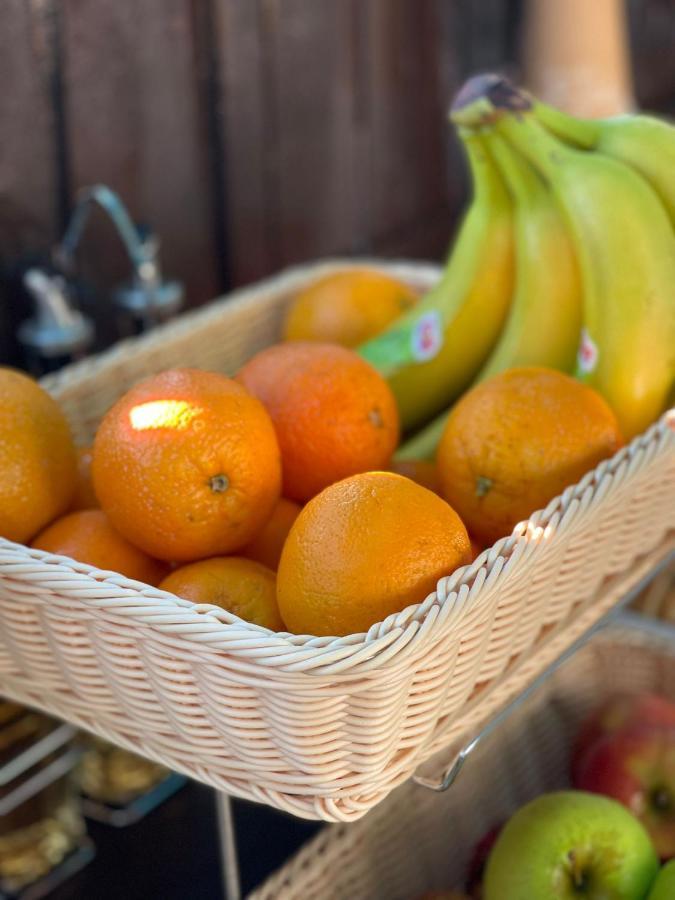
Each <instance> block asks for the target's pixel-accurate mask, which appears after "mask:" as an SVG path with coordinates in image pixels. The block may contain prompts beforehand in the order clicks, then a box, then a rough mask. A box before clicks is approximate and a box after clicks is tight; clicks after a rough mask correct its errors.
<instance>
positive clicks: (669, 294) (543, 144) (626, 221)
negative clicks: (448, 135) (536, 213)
mask: <svg viewBox="0 0 675 900" xmlns="http://www.w3.org/2000/svg"><path fill="white" fill-rule="evenodd" d="M488 99H489V98H488ZM500 102H501V104H502V111H501V114H500V110H499V108H496V109H495V112H496V113H497V115H498V118H497V121H496V123H495V128H496V130H497V131H498V132H499V133H501V134H502V135H503V136H504V137H505V138H506V140H507V141H508V142H509V143H511V144H512V145H513V146H514V147H515V148H516V149H517V150H518V151H520V152H521V153H522V154H523V155H524V156H525V157H526V158H528V159H529V160H530V161H531V163H532V164H533V165H534V166H535V167H536V168H537V169H538V170H539V171H540V172H541V173H542V175H543V176H544V177H546V178H547V180H548V181H549V182H550V184H551V186H552V189H553V191H554V193H555V195H556V197H557V199H558V201H559V203H560V205H561V208H562V209H563V211H564V213H565V215H566V219H567V222H568V226H569V229H570V233H571V235H572V238H573V240H574V244H575V248H576V251H577V256H578V259H579V263H580V268H581V274H582V282H583V318H584V329H583V333H582V340H581V343H580V347H579V355H578V360H577V375H578V377H580V378H582V379H583V380H585V381H587V382H588V383H589V384H591V385H592V386H593V387H595V388H596V389H597V390H599V391H600V393H601V394H603V396H604V397H605V399H606V400H607V401H608V402H609V404H610V405H611V406H612V407H613V408H614V411H615V412H616V414H617V416H618V418H619V422H620V424H621V428H622V430H623V433H624V436H625V437H626V438H631V437H633V436H634V435H635V434H638V433H639V432H641V431H643V430H644V429H645V428H646V427H647V426H648V425H649V424H651V423H652V422H653V421H654V420H655V419H656V418H657V417H658V415H659V414H660V413H661V411H662V410H663V409H664V407H665V405H666V401H667V398H668V394H669V392H670V390H671V386H672V383H673V379H674V377H675V234H674V233H673V230H672V227H671V224H670V221H669V219H668V216H667V214H666V212H665V210H664V207H663V205H662V203H661V202H660V201H659V198H658V196H657V195H656V193H655V191H654V190H653V189H652V188H651V187H650V186H649V184H648V183H647V182H646V181H645V180H644V179H643V178H642V177H641V176H640V175H638V174H637V173H636V172H635V171H634V170H633V169H632V168H630V167H628V166H626V165H624V164H623V163H620V162H618V161H617V160H615V159H611V158H610V157H608V156H605V155H604V154H601V153H588V152H584V151H580V150H574V149H572V148H570V147H569V146H567V145H565V144H563V143H562V142H560V141H559V140H557V139H556V138H555V137H554V136H553V135H552V134H551V133H550V132H548V131H547V130H546V129H545V128H544V127H543V126H542V125H540V124H539V122H538V121H537V120H536V119H535V118H534V115H533V114H532V113H530V112H526V111H525V112H524V111H523V110H522V106H521V105H520V102H519V103H518V113H517V115H513V114H511V113H510V112H509V111H508V98H505V97H504V95H503V94H502V95H500ZM465 113H466V111H465ZM465 117H466V116H465V115H464V114H463V115H462V118H465Z"/></svg>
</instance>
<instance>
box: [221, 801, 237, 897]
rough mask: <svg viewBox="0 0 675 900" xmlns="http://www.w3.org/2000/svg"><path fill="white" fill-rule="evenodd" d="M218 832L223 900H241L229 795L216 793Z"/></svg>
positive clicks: (235, 837)
mask: <svg viewBox="0 0 675 900" xmlns="http://www.w3.org/2000/svg"><path fill="white" fill-rule="evenodd" d="M216 810H217V817H218V832H219V834H220V848H221V849H220V858H221V864H222V867H223V886H224V888H225V892H224V897H225V900H241V878H240V876H239V857H238V855H237V836H236V831H235V826H234V816H233V815H232V800H231V798H230V796H229V794H225V793H223V792H222V791H216Z"/></svg>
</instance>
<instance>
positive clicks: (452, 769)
mask: <svg viewBox="0 0 675 900" xmlns="http://www.w3.org/2000/svg"><path fill="white" fill-rule="evenodd" d="M673 560H675V553H669V554H667V555H666V557H665V558H664V559H663V560H662V561H661V562H660V563H659V564H658V565H657V566H655V567H654V568H653V569H652V570H651V572H649V573H648V574H647V575H645V577H644V578H642V579H641V580H640V581H639V582H638V583H637V584H636V585H634V586H633V588H632V589H631V590H630V591H629V592H628V593H627V594H626V596H625V597H623V598H622V599H621V601H620V602H619V604H618V605H617V606H616V607H615V608H614V609H613V610H612V612H611V613H609V614H608V615H607V616H605V617H604V618H603V619H601V620H600V621H599V622H598V623H597V625H595V627H594V628H592V629H591V630H590V631H588V632H587V633H586V634H584V635H583V636H582V637H580V638H579V640H577V641H575V642H574V643H573V644H571V645H570V646H569V647H568V648H567V650H566V651H565V652H564V653H562V654H561V655H560V656H559V657H558V658H557V659H556V660H554V661H553V662H552V663H551V665H550V666H548V667H547V668H546V669H544V671H543V672H542V673H541V674H540V675H539V677H538V678H536V679H535V680H534V681H533V682H532V684H530V686H529V687H528V688H527V689H526V690H524V691H522V693H520V694H519V695H518V696H517V697H516V698H515V699H514V700H512V701H511V703H508V704H507V705H506V706H505V707H504V708H503V709H502V710H501V711H500V712H499V713H498V714H497V715H496V716H494V718H492V719H491V720H490V721H489V722H488V723H487V724H486V725H485V726H484V727H483V728H481V730H480V731H479V732H478V734H476V736H475V737H473V738H472V739H471V740H470V741H469V742H468V743H467V744H465V745H464V746H463V747H462V749H461V750H460V751H459V753H457V755H456V756H454V757H453V758H452V760H451V761H450V763H449V764H448V765H447V766H446V768H445V769H444V772H443V775H442V776H441V778H440V779H431V778H426V777H425V776H423V775H413V776H412V780H413V781H414V782H415V784H418V785H419V786H420V787H424V788H427V790H430V791H436V792H437V793H442V792H443V791H447V790H448V788H450V787H451V786H452V785H453V784H454V782H455V781H456V780H457V777H458V776H459V773H460V772H461V771H462V768H463V766H464V763H465V762H466V761H467V759H468V758H469V757H470V756H471V754H472V753H473V752H474V751H475V749H476V747H478V745H479V744H480V743H481V741H483V740H485V738H486V737H488V736H489V735H490V734H492V732H493V731H494V730H495V729H496V728H497V727H498V726H499V725H501V723H502V722H504V721H505V720H506V719H508V718H509V716H511V715H512V714H513V713H514V712H515V711H516V710H517V709H519V708H520V707H521V706H522V705H523V703H525V701H526V700H528V699H529V697H531V696H532V694H534V693H535V692H536V691H537V690H538V689H539V688H540V687H541V686H542V684H544V682H545V681H546V680H547V679H548V678H550V677H551V675H553V673H554V672H555V671H556V670H557V669H559V668H560V666H562V665H563V663H565V662H566V661H567V660H568V659H569V658H570V657H571V656H573V655H574V654H575V653H576V652H577V650H580V649H581V648H582V647H583V646H584V644H586V643H587V642H588V641H589V640H590V638H592V637H593V635H594V634H596V633H597V632H598V631H599V630H600V629H602V628H605V627H606V626H607V625H608V624H609V623H610V622H611V621H613V620H614V619H615V618H616V616H617V613H618V612H619V611H620V610H622V609H623V608H624V607H625V606H627V605H628V604H629V603H631V602H632V601H633V600H634V599H635V598H636V597H637V596H638V594H640V593H641V592H642V591H643V590H644V589H645V588H646V587H647V585H648V584H649V583H650V582H651V581H652V579H653V578H655V577H656V575H658V574H659V573H660V572H662V571H663V570H664V569H665V568H666V567H667V566H668V565H669V564H670V563H671V562H672V561H673ZM622 615H623V616H625V617H626V618H627V619H630V620H631V621H633V620H635V619H638V618H645V617H639V616H637V615H635V614H633V615H631V614H628V613H623V614H622ZM648 621H649V620H647V622H648ZM641 627H649V626H648V625H647V624H645V625H643V626H641ZM652 627H654V628H656V629H657V630H660V631H663V630H665V629H666V628H667V626H665V625H664V624H663V623H660V622H659V623H656V624H655V625H653V626H652ZM671 627H672V626H671Z"/></svg>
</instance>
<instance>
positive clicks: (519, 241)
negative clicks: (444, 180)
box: [396, 132, 581, 459]
mask: <svg viewBox="0 0 675 900" xmlns="http://www.w3.org/2000/svg"><path fill="white" fill-rule="evenodd" d="M484 139H485V140H486V142H487V146H488V149H489V151H490V153H491V155H492V157H493V159H494V160H495V162H496V163H497V166H498V168H499V170H500V172H501V174H502V177H503V179H504V182H505V183H506V186H507V188H508V189H509V191H510V193H511V196H512V199H513V202H514V204H515V220H514V231H515V239H516V251H515V252H516V282H515V290H514V295H513V300H512V302H511V306H510V309H509V313H508V316H507V319H506V322H505V325H504V328H503V330H502V332H501V335H500V336H499V338H498V340H497V343H496V345H495V347H494V348H493V350H492V353H491V354H490V356H489V357H488V359H487V361H486V363H485V364H484V366H483V367H482V368H481V370H480V372H479V373H478V376H477V378H476V380H475V381H476V382H478V381H483V380H485V379H486V378H490V377H491V376H493V375H497V374H498V373H499V372H503V371H504V370H505V369H509V368H511V367H513V366H526V365H541V366H550V367H551V368H555V369H562V370H563V371H566V372H567V371H572V369H573V368H574V361H575V357H576V351H577V347H578V345H579V334H580V331H581V280H580V275H579V268H578V265H577V259H576V255H575V252H574V248H573V247H572V242H571V239H570V235H569V232H568V230H567V226H566V224H565V222H564V220H563V217H562V215H561V213H560V211H559V209H558V207H557V205H556V202H555V199H554V197H553V194H552V193H551V191H550V189H549V188H548V186H547V185H546V183H545V182H544V181H543V179H542V178H541V176H540V175H539V174H538V173H537V172H536V171H535V170H534V169H533V168H532V166H531V165H530V164H529V163H528V162H527V161H526V160H525V159H523V157H522V156H520V154H517V153H516V152H515V151H514V150H513V149H512V148H511V147H510V146H509V145H508V144H507V143H506V142H505V141H504V139H503V138H501V137H500V136H499V135H498V134H494V133H492V134H490V133H489V132H488V133H487V135H485V136H484ZM447 416H448V413H447V412H446V413H443V414H442V415H441V416H439V417H437V418H436V419H434V420H433V422H431V423H430V424H429V425H427V426H426V428H424V429H422V431H420V432H419V433H418V434H416V435H414V436H413V437H412V438H410V439H409V440H408V441H406V443H405V444H403V445H402V446H401V447H400V448H399V450H398V452H397V453H396V458H397V459H431V458H432V457H433V456H434V454H435V452H436V447H437V446H438V443H439V441H440V439H441V436H442V434H443V429H444V427H445V422H446V419H447Z"/></svg>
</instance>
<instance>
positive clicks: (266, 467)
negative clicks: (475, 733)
mask: <svg viewBox="0 0 675 900" xmlns="http://www.w3.org/2000/svg"><path fill="white" fill-rule="evenodd" d="M92 473H93V477H94V487H95V489H96V496H97V497H98V499H99V502H100V504H101V507H102V508H103V509H104V510H105V512H106V513H107V515H108V517H109V518H110V521H111V523H112V524H113V525H114V527H115V528H117V530H118V531H119V532H120V533H121V534H123V535H124V536H125V537H126V538H127V539H128V540H130V541H131V542H132V543H134V544H136V545H137V546H138V547H141V549H143V550H145V552H146V553H149V554H150V555H151V556H156V557H158V558H159V559H167V560H172V561H176V562H187V561H190V560H193V559H199V558H202V557H206V556H214V555H217V554H220V553H229V552H230V551H233V550H237V549H239V548H240V547H243V546H244V544H246V543H247V542H248V541H249V540H250V539H251V538H252V537H253V535H254V534H255V533H256V532H257V531H259V530H260V528H262V526H263V524H264V523H265V521H266V520H267V518H268V517H269V515H270V513H271V512H272V509H273V508H274V505H275V504H276V502H277V500H278V499H279V487H280V482H281V463H280V459H279V446H278V444H277V439H276V436H275V433H274V428H273V426H272V423H271V421H270V418H269V416H268V415H267V413H266V412H265V409H264V407H263V406H262V404H261V403H260V402H259V401H258V400H256V399H255V398H254V397H251V396H250V395H249V394H247V393H246V391H245V390H244V388H242V386H241V385H239V384H237V383H236V382H235V381H232V380H231V379H230V378H226V377H225V376H224V375H218V374H216V373H215V372H201V371H198V370H197V369H172V370H170V371H167V372H162V373H161V374H160V375H155V376H154V377H152V378H148V379H147V380H146V381H143V382H141V383H140V384H138V385H136V387H134V388H132V389H131V390H130V391H129V392H128V393H127V394H125V395H124V397H122V398H121V399H120V400H118V402H117V403H116V404H115V405H114V406H113V407H112V409H111V410H110V411H109V412H108V413H107V415H106V416H105V418H104V419H103V421H102V423H101V426H100V428H99V430H98V433H97V435H96V440H95V442H94V458H93V462H92Z"/></svg>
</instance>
